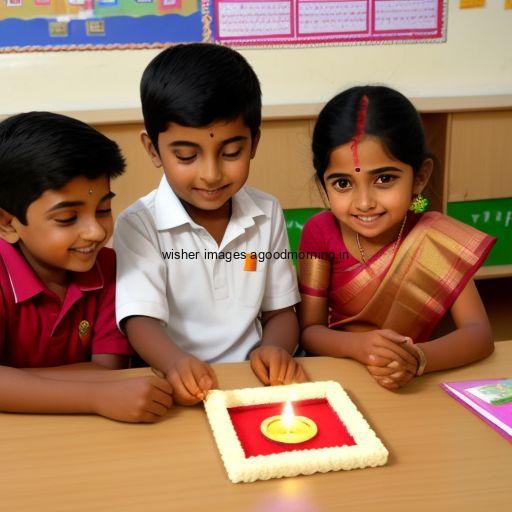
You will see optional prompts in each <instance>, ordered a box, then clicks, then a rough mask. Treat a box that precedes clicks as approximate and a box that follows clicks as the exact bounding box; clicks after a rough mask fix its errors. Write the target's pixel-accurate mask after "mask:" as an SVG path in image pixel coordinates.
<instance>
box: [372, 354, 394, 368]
mask: <svg viewBox="0 0 512 512" xmlns="http://www.w3.org/2000/svg"><path fill="white" fill-rule="evenodd" d="M393 360H394V359H388V358H387V357H380V356H378V355H376V354H370V355H369V356H368V361H369V362H370V365H371V366H387V365H388V364H389V363H391V362H392V361H393Z"/></svg>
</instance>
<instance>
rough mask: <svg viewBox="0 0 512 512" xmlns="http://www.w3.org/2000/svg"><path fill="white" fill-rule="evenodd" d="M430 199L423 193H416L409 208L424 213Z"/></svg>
mask: <svg viewBox="0 0 512 512" xmlns="http://www.w3.org/2000/svg"><path fill="white" fill-rule="evenodd" d="M429 206H430V201H429V200H428V199H427V198H426V197H425V196H424V195H423V194H418V195H417V196H416V197H415V198H414V199H413V200H412V202H411V206H409V210H410V211H411V212H414V213H424V212H426V211H427V210H428V207H429Z"/></svg>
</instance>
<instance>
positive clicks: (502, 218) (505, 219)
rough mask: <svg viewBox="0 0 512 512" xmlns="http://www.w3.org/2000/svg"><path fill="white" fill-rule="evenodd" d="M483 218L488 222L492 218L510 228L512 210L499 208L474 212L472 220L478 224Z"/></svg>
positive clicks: (484, 221) (485, 222) (483, 220)
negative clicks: (491, 210) (493, 210)
mask: <svg viewBox="0 0 512 512" xmlns="http://www.w3.org/2000/svg"><path fill="white" fill-rule="evenodd" d="M480 218H482V222H483V223H484V224H487V223H488V222H489V221H490V220H491V218H494V219H493V220H494V221H495V222H497V223H500V224H504V225H505V227H506V228H508V227H509V226H510V225H511V223H512V210H507V211H502V210H498V211H496V212H490V211H489V210H485V211H483V212H482V213H472V214H471V220H472V221H473V224H478V222H479V221H480Z"/></svg>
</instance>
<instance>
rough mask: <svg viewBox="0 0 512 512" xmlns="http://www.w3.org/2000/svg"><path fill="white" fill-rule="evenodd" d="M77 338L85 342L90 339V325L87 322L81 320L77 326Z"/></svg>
mask: <svg viewBox="0 0 512 512" xmlns="http://www.w3.org/2000/svg"><path fill="white" fill-rule="evenodd" d="M78 337H79V338H80V341H83V342H87V341H89V338H90V337H91V324H90V323H89V322H88V321H87V320H82V321H81V322H80V323H79V324H78Z"/></svg>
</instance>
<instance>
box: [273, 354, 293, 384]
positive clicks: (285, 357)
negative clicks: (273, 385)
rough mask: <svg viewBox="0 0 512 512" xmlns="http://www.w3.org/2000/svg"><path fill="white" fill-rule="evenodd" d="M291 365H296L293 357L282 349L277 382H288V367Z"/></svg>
mask: <svg viewBox="0 0 512 512" xmlns="http://www.w3.org/2000/svg"><path fill="white" fill-rule="evenodd" d="M290 365H292V366H293V365H294V361H293V358H292V357H291V356H290V355H289V354H288V352H285V351H284V350H283V351H282V354H281V362H280V365H279V375H278V376H277V382H278V383H279V384H286V383H287V380H286V374H287V373H288V368H289V367H290Z"/></svg>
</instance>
